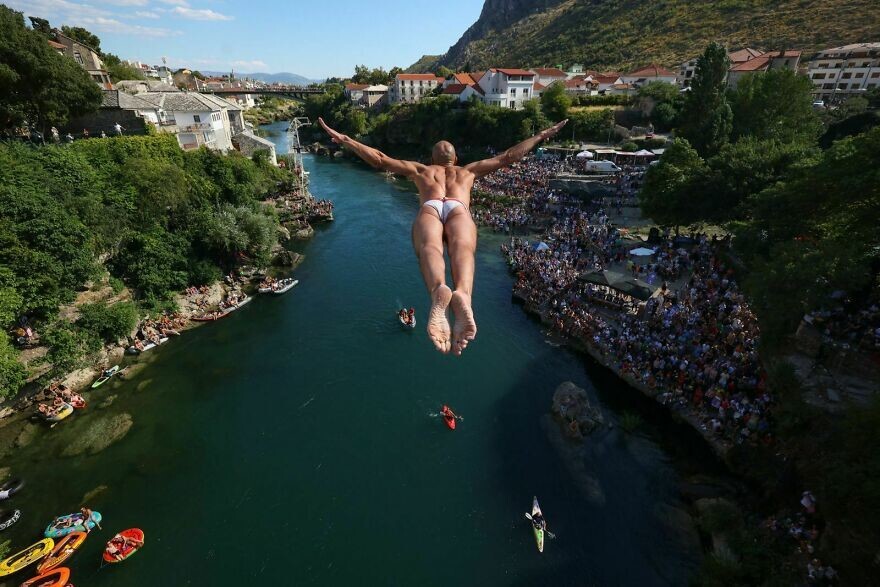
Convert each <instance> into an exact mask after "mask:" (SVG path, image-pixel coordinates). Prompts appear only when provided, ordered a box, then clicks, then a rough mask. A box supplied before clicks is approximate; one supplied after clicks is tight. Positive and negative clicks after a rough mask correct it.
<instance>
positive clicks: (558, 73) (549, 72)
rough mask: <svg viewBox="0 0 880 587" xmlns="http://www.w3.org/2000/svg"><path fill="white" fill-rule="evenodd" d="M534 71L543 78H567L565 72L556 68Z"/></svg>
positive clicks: (542, 68) (539, 68)
mask: <svg viewBox="0 0 880 587" xmlns="http://www.w3.org/2000/svg"><path fill="white" fill-rule="evenodd" d="M532 71H533V72H535V73H536V74H538V75H539V76H541V77H565V72H564V71H562V70H561V69H558V68H556V67H536V68H534V69H533V70H532Z"/></svg>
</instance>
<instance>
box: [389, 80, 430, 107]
mask: <svg viewBox="0 0 880 587" xmlns="http://www.w3.org/2000/svg"><path fill="white" fill-rule="evenodd" d="M442 83H443V78H442V77H437V76H436V75H434V74H433V73H398V74H397V75H396V76H395V78H394V82H393V83H392V85H391V88H389V90H388V99H389V102H391V103H392V104H397V103H399V102H408V103H414V102H418V101H419V100H421V99H422V98H423V97H424V96H427V95H428V94H430V93H431V92H433V91H434V88H436V87H437V86H439V85H440V84H442Z"/></svg>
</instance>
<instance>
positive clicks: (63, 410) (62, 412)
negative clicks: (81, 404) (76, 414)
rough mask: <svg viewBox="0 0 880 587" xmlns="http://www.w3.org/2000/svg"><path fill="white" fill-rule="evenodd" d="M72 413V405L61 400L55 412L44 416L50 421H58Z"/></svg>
mask: <svg viewBox="0 0 880 587" xmlns="http://www.w3.org/2000/svg"><path fill="white" fill-rule="evenodd" d="M72 413H73V406H72V405H70V404H69V403H67V402H63V403H62V404H61V407H60V408H59V409H58V411H57V412H55V413H54V414H52V415H51V416H46V417H45V418H46V420H47V421H49V422H52V423H55V422H60V421H61V420H63V419H64V418H66V417H67V416H69V415H71V414H72Z"/></svg>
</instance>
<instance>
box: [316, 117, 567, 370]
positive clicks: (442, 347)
mask: <svg viewBox="0 0 880 587" xmlns="http://www.w3.org/2000/svg"><path fill="white" fill-rule="evenodd" d="M318 122H319V123H320V124H321V127H322V128H323V129H324V130H325V131H327V134H328V135H330V138H331V139H332V140H333V142H334V143H336V144H338V145H342V146H343V147H347V148H348V149H351V150H352V151H354V153H355V154H356V155H357V156H358V157H360V158H361V159H363V160H364V161H366V162H367V163H369V164H370V165H372V166H373V167H376V168H378V169H381V170H383V171H390V172H392V173H396V174H398V175H402V176H404V177H406V178H408V179H410V180H411V181H413V182H414V183H415V184H416V187H417V188H418V190H419V199H420V201H421V205H420V206H419V212H418V214H417V216H416V219H415V222H414V223H413V228H412V241H413V249H414V250H415V253H416V257H417V258H418V261H419V267H420V269H421V271H422V278H423V279H424V281H425V286H426V287H427V289H428V293H429V294H430V296H431V310H430V311H429V313H428V320H427V322H428V327H427V330H428V337H429V338H430V339H431V341H432V342H433V343H434V347H435V348H436V349H437V350H438V351H440V352H441V353H443V354H447V353H449V352H450V351H452V352H453V353H454V354H455V355H459V356H460V355H461V353H462V351H463V350H464V349H465V348H466V347H467V345H468V343H469V342H471V341H472V340H474V338H476V336H477V323H476V321H475V320H474V313H473V309H472V307H471V296H472V294H473V286H474V265H475V261H474V253H475V251H476V247H477V226H476V224H474V221H473V219H472V218H471V213H470V210H469V205H470V199H471V189H472V188H473V186H474V181H475V180H476V179H477V178H478V177H482V176H484V175H488V174H490V173H492V172H493V171H496V170H498V169H501V168H502V167H506V166H508V165H510V164H512V163H515V162H517V161H519V160H521V159H522V158H523V157H525V156H526V154H528V153H529V151H531V150H532V149H533V148H534V147H536V146H537V145H538V143H540V142H541V141H544V140H546V139H549V138H550V137H552V136H553V135H555V134H556V133H557V132H559V130H560V129H561V128H562V127H563V126H565V123H566V122H568V121H567V120H563V121H562V122H560V123H558V124H556V125H554V126H552V127H550V128H548V129H546V130H544V131H541V132H540V133H538V134H537V135H535V136H533V137H531V138H530V139H526V140H525V141H523V142H521V143H519V144H518V145H515V146H513V147H511V148H510V149H508V150H507V151H505V152H504V153H502V154H500V155H498V156H496V157H492V158H491V159H483V160H482V161H475V162H474V163H470V164H468V165H465V166H464V167H459V166H458V165H456V163H457V162H458V158H457V156H456V154H455V147H453V146H452V143H449V142H448V141H440V142H438V143H437V144H435V145H434V148H433V149H432V152H431V164H430V165H424V164H422V163H417V162H415V161H401V160H398V159H393V158H391V157H389V156H388V155H386V154H385V153H382V152H381V151H379V150H377V149H374V148H372V147H368V146H367V145H364V144H362V143H359V142H357V141H356V140H354V139H352V138H351V137H349V136H347V135H344V134H342V133H340V132H337V131H335V130H333V129H332V128H330V127H329V126H327V123H325V122H324V119H322V118H319V119H318ZM444 242H445V243H446V249H447V252H448V254H449V260H450V263H451V265H452V279H453V282H454V286H455V291H452V290H451V289H450V288H449V286H447V285H446V262H445V260H444V258H443V244H444ZM450 307H451V308H452V312H453V314H454V315H455V326H454V328H450V324H449V308H450Z"/></svg>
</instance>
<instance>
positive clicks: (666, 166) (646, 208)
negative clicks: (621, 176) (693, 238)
mask: <svg viewBox="0 0 880 587" xmlns="http://www.w3.org/2000/svg"><path fill="white" fill-rule="evenodd" d="M707 171H708V167H707V165H706V162H705V161H703V159H702V158H701V157H700V155H699V153H697V151H696V150H695V149H694V148H693V147H691V145H690V143H688V142H687V140H685V139H675V142H673V144H672V146H671V147H669V148H668V149H667V150H666V152H665V153H663V157H662V158H661V159H660V162H659V163H658V164H657V165H652V166H651V167H650V168H649V169H648V172H647V174H645V185H644V187H643V188H642V191H641V192H640V193H639V202H640V203H641V206H642V211H643V212H644V213H645V214H646V215H647V216H649V217H651V218H652V219H653V220H654V221H655V222H657V223H659V224H665V225H674V226H678V225H683V224H685V225H686V224H691V223H693V222H696V221H698V220H699V219H700V217H701V213H700V205H699V204H700V200H701V199H702V198H703V197H705V196H704V195H703V194H701V193H699V190H698V189H697V187H696V186H697V185H698V178H700V177H702V176H703V175H704V174H705V173H706V172H707Z"/></svg>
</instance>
